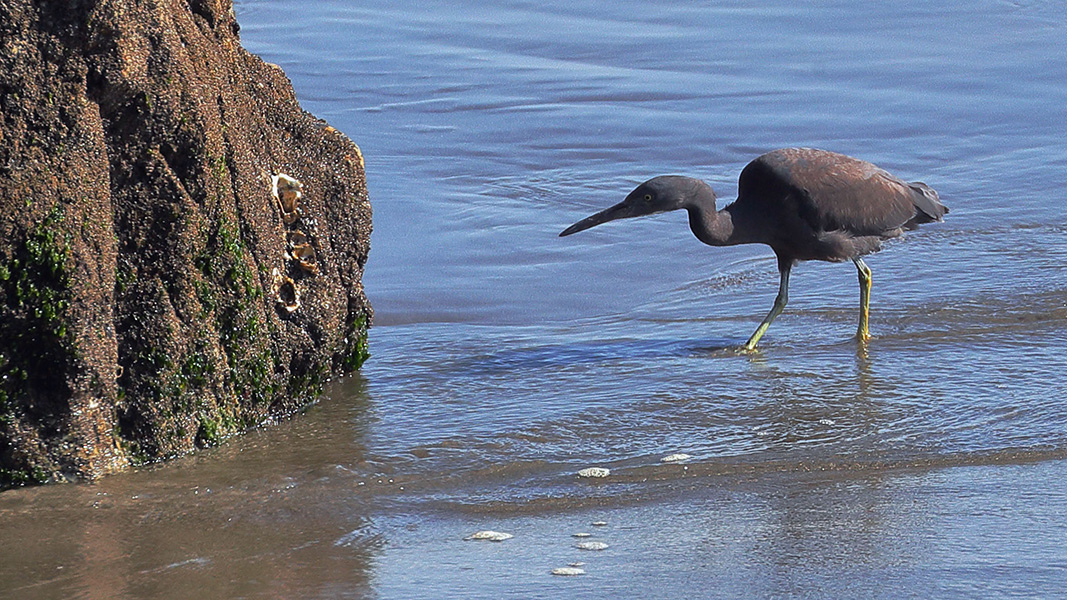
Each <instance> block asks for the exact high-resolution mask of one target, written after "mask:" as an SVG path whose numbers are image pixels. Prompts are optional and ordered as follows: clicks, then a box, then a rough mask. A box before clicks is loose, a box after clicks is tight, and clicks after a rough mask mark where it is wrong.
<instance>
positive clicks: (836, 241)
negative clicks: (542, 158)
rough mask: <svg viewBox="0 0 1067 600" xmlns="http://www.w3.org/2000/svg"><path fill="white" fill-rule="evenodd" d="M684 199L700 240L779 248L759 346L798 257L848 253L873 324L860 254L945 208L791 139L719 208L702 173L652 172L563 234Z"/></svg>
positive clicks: (753, 168)
mask: <svg viewBox="0 0 1067 600" xmlns="http://www.w3.org/2000/svg"><path fill="white" fill-rule="evenodd" d="M681 208H684V209H685V210H686V211H687V212H688V213H689V227H690V229H692V230H693V233H694V234H695V235H696V236H697V239H699V240H700V241H702V242H704V243H705V244H709V245H711V246H732V245H734V244H767V245H768V246H770V247H771V249H772V250H774V253H775V255H777V257H778V271H779V273H781V283H780V284H779V287H778V297H776V298H775V299H774V307H773V308H771V311H770V312H769V313H767V317H766V318H765V319H763V322H762V323H760V324H759V327H757V328H756V331H755V333H753V334H752V337H750V338H749V339H748V342H746V343H745V346H744V347H745V349H746V350H753V349H754V348H755V347H756V344H757V343H758V342H759V340H760V338H761V337H763V333H764V332H765V331H767V327H769V326H770V324H771V322H772V321H774V319H775V318H776V317H777V316H778V315H780V314H781V313H782V310H783V309H784V308H785V305H786V302H787V301H788V299H789V271H790V270H791V269H792V268H793V265H794V264H796V262H797V261H801V260H825V261H830V262H841V261H844V260H849V259H851V260H852V262H854V263H855V264H856V269H858V270H859V279H860V323H859V329H858V331H857V332H856V337H857V338H858V339H859V340H860V341H866V340H867V339H868V338H870V333H869V331H868V328H867V318H868V311H869V309H868V304H869V301H870V293H871V270H870V269H869V268H868V267H867V265H866V264H865V263H864V262H863V259H862V258H860V257H861V256H863V255H865V254H870V253H871V252H876V251H878V250H879V249H881V246H882V241H883V240H887V239H890V238H895V237H897V236H899V235H901V233H903V232H904V230H906V229H915V228H916V227H918V226H919V225H922V224H923V223H930V222H932V221H941V220H942V217H943V216H944V215H945V213H947V212H948V208H947V207H946V206H945V205H944V204H941V202H940V200H938V197H937V192H935V191H934V190H933V189H932V188H931V187H930V186H928V185H926V184H925V183H921V182H913V183H908V182H906V181H903V180H901V179H898V178H896V177H894V176H893V175H890V174H889V173H888V172H886V171H885V170H883V169H880V168H878V167H877V166H875V165H873V164H871V163H869V162H866V161H862V160H859V159H856V158H852V157H850V156H845V155H844V154H837V153H834V152H827V151H825V150H814V149H812V148H785V149H782V150H774V151H773V152H768V153H767V154H764V155H763V156H761V157H759V158H757V159H756V160H754V161H752V162H750V163H748V166H746V167H745V168H744V170H742V171H741V177H740V178H739V179H738V182H737V201H735V202H734V203H732V204H730V205H728V206H726V207H725V208H723V209H722V210H716V208H715V192H713V191H711V186H709V185H708V184H706V183H704V182H703V181H701V180H699V179H694V178H692V177H682V176H680V175H664V176H661V177H655V178H653V179H649V180H648V181H646V182H644V183H642V184H641V185H639V186H637V189H635V190H634V191H632V192H630V195H628V196H626V199H625V200H623V201H622V202H620V203H619V204H616V205H615V206H612V207H611V208H609V209H607V210H604V211H601V212H598V213H597V214H595V215H593V216H591V217H588V218H585V219H582V220H581V221H578V222H577V223H575V224H574V225H571V226H570V227H568V228H567V229H565V230H563V233H560V234H559V235H560V236H565V235H570V234H572V233H577V232H579V231H582V230H585V229H589V228H590V227H594V226H596V225H600V224H601V223H607V222H608V221H614V220H615V219H626V218H630V217H640V216H643V215H651V214H656V213H661V212H666V211H669V210H678V209H681Z"/></svg>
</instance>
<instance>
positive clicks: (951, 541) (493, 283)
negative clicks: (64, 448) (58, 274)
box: [0, 0, 1067, 598]
mask: <svg viewBox="0 0 1067 600" xmlns="http://www.w3.org/2000/svg"><path fill="white" fill-rule="evenodd" d="M237 14H238V18H239V20H240V22H241V25H242V31H241V35H242V40H243V42H244V44H245V46H246V47H248V48H249V49H250V50H252V51H253V52H256V53H257V54H259V55H261V56H262V57H263V58H264V59H265V60H267V61H270V62H274V63H278V64H279V65H281V66H282V67H283V68H284V69H285V71H286V73H287V74H288V75H289V77H290V78H291V79H292V81H293V84H294V86H295V88H296V92H297V96H298V98H299V99H300V101H301V103H302V105H303V106H304V107H305V108H306V109H307V110H309V111H310V112H312V113H314V114H316V115H317V116H320V117H322V118H324V119H326V120H327V121H329V122H330V123H331V124H332V125H334V126H335V127H337V128H338V129H341V130H342V131H344V132H346V133H347V134H348V135H349V136H350V137H351V138H352V139H353V140H355V141H356V142H357V143H359V144H360V146H361V148H362V149H363V152H364V154H365V157H366V165H367V177H368V181H369V187H370V193H371V199H372V203H373V206H374V210H375V214H374V221H375V222H374V227H375V229H374V235H373V238H372V252H371V262H370V264H369V265H368V270H367V273H366V279H365V284H366V288H367V292H368V295H369V296H370V297H371V300H372V302H373V304H374V307H375V310H376V315H377V316H376V321H375V327H374V329H373V330H372V338H371V352H372V354H373V357H372V359H371V360H370V361H369V362H368V363H367V364H366V365H365V366H364V369H363V371H362V373H361V375H359V376H356V377H352V378H349V379H347V380H345V381H342V382H338V383H337V384H335V385H334V386H333V387H332V388H331V391H330V394H329V396H328V397H326V398H324V399H323V401H322V402H321V403H319V404H318V405H316V406H314V407H312V408H311V409H310V410H309V411H308V412H307V414H305V415H303V416H301V417H299V418H296V419H294V420H292V421H290V422H286V423H282V424H280V425H278V426H277V427H274V428H271V429H265V430H262V431H257V432H253V433H251V434H249V435H247V436H244V437H242V438H239V439H235V440H232V441H231V442H230V443H228V444H227V445H225V446H223V447H221V448H216V449H212V450H208V451H205V452H202V453H200V454H198V455H196V456H193V457H188V458H186V459H182V460H179V461H177V462H176V463H173V464H170V465H166V466H161V467H157V468H153V469H147V470H143V471H141V472H137V473H132V474H126V475H120V476H115V477H111V478H108V479H105V480H104V481H102V482H99V483H97V484H94V485H83V486H60V487H47V488H38V489H27V490H16V491H12V492H7V493H4V494H2V495H0V532H2V535H3V539H4V543H3V544H0V584H2V585H0V595H4V594H7V595H9V596H10V597H19V598H26V597H42V598H45V597H49V598H51V597H85V598H97V597H123V596H125V597H148V596H151V597H176V598H177V597H190V595H192V594H199V595H203V596H204V597H287V598H290V597H303V598H310V597H331V598H332V597H379V598H498V597H536V598H560V597H567V596H576V597H620V598H621V597H647V598H692V597H723V598H742V597H768V598H771V597H773V598H781V597H787V598H788V597H797V598H800V597H805V598H806V597H848V598H865V597H893V598H896V597H916V598H928V597H956V598H973V597H981V596H986V597H1052V596H1055V595H1058V594H1062V590H1063V586H1064V585H1067V520H1065V519H1064V515H1065V514H1067V484H1065V483H1064V482H1065V481H1067V461H1065V460H1064V459H1065V458H1067V394H1065V393H1064V390H1065V389H1067V356H1065V354H1064V352H1065V350H1067V243H1065V242H1067V219H1065V217H1064V214H1065V199H1064V198H1063V192H1062V190H1063V189H1064V184H1065V182H1067V85H1065V82H1067V46H1065V45H1064V44H1063V40H1064V39H1065V36H1067V12H1065V11H1064V10H1063V9H1062V7H1061V6H1059V5H1058V4H1055V3H1043V2H988V1H987V2H979V3H965V4H961V3H953V2H928V3H914V2H895V1H886V2H879V3H854V2H841V3H831V2H824V3H816V4H814V5H811V4H809V3H796V2H777V1H773V2H758V3H757V2H748V1H737V2H728V3H717V4H716V5H714V6H704V5H700V6H698V5H678V4H676V3H667V2H662V3H660V2H630V1H628V0H624V1H621V2H614V3H599V2H585V1H583V0H577V1H573V2H567V3H558V4H553V3H548V4H545V3H525V2H517V3H512V2H508V3H495V2H492V3H490V2H487V3H479V2H466V3H461V2H452V3H443V4H437V5H426V4H425V3H415V2H410V3H405V2H394V3H385V4H384V5H379V4H362V5H361V4H356V3H345V2H336V1H333V2H318V3H314V4H309V3H301V2H293V1H291V0H272V1H242V2H239V3H238V5H237ZM784 146H814V147H822V148H826V149H831V150H835V151H839V152H844V153H847V154H852V155H855V156H858V157H861V158H864V159H867V160H871V161H873V162H875V163H878V164H879V165H881V166H883V167H885V168H887V169H889V170H890V171H892V172H894V173H896V174H898V175H900V176H901V177H904V178H906V179H909V180H923V181H926V182H927V183H929V184H930V185H932V186H933V187H934V188H935V189H937V190H938V191H939V193H940V194H941V198H942V200H943V201H944V202H945V203H946V204H947V205H949V207H950V208H951V213H950V214H949V215H948V217H947V218H946V221H945V223H943V224H933V225H929V226H924V227H923V228H922V229H921V230H919V231H916V232H912V233H910V234H908V236H907V238H906V239H905V240H903V241H899V242H893V243H890V244H888V245H887V247H886V249H885V250H883V251H882V252H881V253H879V254H876V255H873V256H871V257H869V258H868V259H867V263H868V265H870V267H871V268H872V270H873V271H874V291H873V295H872V298H873V299H872V315H871V329H872V333H873V335H874V337H873V339H872V340H871V341H870V343H869V344H868V345H867V346H866V347H865V348H860V347H858V346H857V344H856V342H855V341H854V340H853V339H852V337H851V336H852V334H853V333H854V331H855V321H856V318H857V310H856V306H857V296H858V293H857V284H856V275H855V270H854V269H853V267H852V266H851V265H849V264H826V263H803V264H801V265H800V266H799V267H798V268H797V269H795V270H794V275H793V278H792V287H791V290H790V292H791V293H790V304H789V306H788V308H787V309H786V312H785V313H784V314H783V315H782V317H780V318H779V319H778V321H776V322H775V323H774V325H773V326H772V327H771V328H770V330H769V332H768V334H767V336H766V337H765V338H764V342H763V348H762V351H761V352H759V353H757V354H752V355H742V354H738V353H737V352H735V351H733V350H732V348H734V347H736V346H738V345H739V344H741V343H743V342H744V341H745V339H747V337H748V335H749V334H750V333H751V332H752V330H753V329H754V328H755V326H756V324H757V323H758V322H759V320H760V319H761V318H762V317H763V315H764V314H765V313H766V311H767V310H768V309H769V308H770V305H771V302H772V300H773V298H774V295H775V292H776V287H777V273H776V270H775V262H774V259H773V255H772V254H771V252H770V250H769V249H768V248H766V247H763V246H739V247H731V248H711V247H708V246H704V245H702V244H701V243H699V242H698V241H697V240H696V239H695V238H694V237H693V236H692V234H690V233H689V231H688V227H687V226H686V221H685V217H684V215H683V214H680V213H671V214H666V215H661V216H658V217H651V218H647V219H640V220H633V221H624V222H619V223H611V224H609V225H604V226H601V227H598V228H596V229H593V230H590V231H587V232H582V233H581V234H578V235H575V236H572V237H567V238H562V239H561V238H559V237H557V234H558V232H559V231H560V230H562V229H563V228H564V227H566V226H567V225H569V224H571V223H573V222H574V221H577V220H578V219H580V218H582V217H585V216H587V215H588V214H591V213H592V212H595V211H597V210H599V209H601V208H604V207H606V206H609V205H611V204H614V203H615V202H618V201H619V200H621V199H622V197H623V196H624V195H625V194H626V193H627V192H628V191H629V190H630V189H632V187H633V186H634V185H635V184H636V183H639V182H640V181H642V180H644V179H647V178H648V177H651V176H653V175H657V174H663V173H684V174H689V175H693V176H698V177H701V178H703V179H705V180H706V181H708V182H709V183H711V184H712V186H713V187H714V188H715V190H716V192H717V193H718V194H719V196H720V198H721V200H720V203H721V204H722V203H725V202H728V201H730V200H732V199H733V197H734V196H735V195H736V181H737V174H738V173H739V172H740V170H741V168H742V167H743V166H744V165H745V164H746V163H747V162H748V161H749V160H751V159H752V158H754V157H755V156H757V155H759V154H761V153H762V152H765V151H767V150H770V149H773V148H777V147H784ZM674 452H684V453H687V454H689V455H691V456H692V458H691V459H689V460H688V461H687V462H685V463H682V464H662V463H660V458H661V457H663V456H665V455H667V454H671V453H674ZM588 466H601V467H607V468H610V469H611V471H612V475H611V476H610V477H608V478H606V479H598V480H587V479H579V478H577V477H576V476H575V475H574V474H575V472H577V471H578V470H579V469H582V468H584V467H588ZM598 520H604V521H606V522H607V525H606V526H601V527H593V526H592V525H591V522H593V521H598ZM479 529H495V530H501V531H506V532H509V533H512V534H514V536H515V537H514V538H512V539H510V540H507V541H505V542H501V543H491V542H465V541H463V539H462V538H463V537H465V536H467V535H469V534H470V533H473V532H474V531H477V530H479ZM579 531H585V532H590V533H593V534H594V536H593V537H592V538H590V539H595V540H599V541H605V542H607V543H608V544H609V548H608V549H606V550H603V551H600V552H583V551H581V550H577V549H575V548H574V547H573V544H574V538H571V537H570V536H571V534H572V533H576V532H579ZM12 540H14V543H12ZM575 561H582V562H585V563H586V565H585V567H583V568H584V569H585V570H586V571H587V574H586V575H585V576H582V577H575V578H563V577H553V576H552V575H550V574H549V571H551V569H553V568H555V567H561V566H565V565H567V564H568V563H570V562H575Z"/></svg>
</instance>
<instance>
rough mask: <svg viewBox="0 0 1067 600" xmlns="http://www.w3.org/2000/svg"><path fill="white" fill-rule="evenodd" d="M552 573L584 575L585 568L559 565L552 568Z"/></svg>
mask: <svg viewBox="0 0 1067 600" xmlns="http://www.w3.org/2000/svg"><path fill="white" fill-rule="evenodd" d="M552 574H553V575H562V576H568V575H585V569H579V568H578V567H559V568H558V569H552Z"/></svg>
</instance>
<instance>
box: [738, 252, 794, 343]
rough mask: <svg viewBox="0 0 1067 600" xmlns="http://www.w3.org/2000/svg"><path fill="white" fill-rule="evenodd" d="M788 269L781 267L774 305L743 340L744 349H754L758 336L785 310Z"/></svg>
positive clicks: (787, 291) (787, 290)
mask: <svg viewBox="0 0 1067 600" xmlns="http://www.w3.org/2000/svg"><path fill="white" fill-rule="evenodd" d="M789 271H790V268H789V267H788V266H787V267H786V268H784V269H782V271H781V275H782V280H781V282H780V283H779V284H778V295H777V296H776V297H775V298H774V306H772V307H771V312H769V313H767V316H766V317H765V318H764V319H763V322H762V323H760V324H759V327H757V328H756V332H755V333H753V334H752V337H750V338H748V341H747V342H745V346H744V349H745V350H746V351H752V350H755V349H756V344H757V343H758V342H759V340H760V338H761V337H763V334H764V333H766V331H767V328H768V327H770V326H771V323H772V322H774V320H775V319H776V318H778V315H780V314H782V311H783V310H785V305H786V303H787V302H789Z"/></svg>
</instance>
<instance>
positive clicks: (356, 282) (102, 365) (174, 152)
mask: <svg viewBox="0 0 1067 600" xmlns="http://www.w3.org/2000/svg"><path fill="white" fill-rule="evenodd" d="M232 8H233V2H232V0H212V1H211V2H205V1H199V0H198V1H196V2H138V1H136V0H108V1H107V2H66V3H57V2H41V1H39V0H2V1H0V30H2V33H0V99H2V100H3V102H2V103H0V104H2V105H3V108H2V113H3V118H0V214H3V215H4V218H3V219H0V240H3V243H0V489H2V488H4V487H7V486H11V485H22V484H27V483H34V482H44V481H60V480H66V479H80V478H94V477H97V476H100V475H103V474H105V473H109V472H113V471H116V470H121V469H124V468H126V467H128V466H130V465H131V464H141V463H146V462H153V461H157V460H162V459H165V458H168V457H174V456H181V455H183V454H186V453H188V452H191V451H193V450H195V449H196V448H198V447H204V446H210V445H214V444H216V443H218V442H220V441H222V440H223V439H225V438H227V437H229V436H231V435H233V434H235V433H238V432H239V431H240V430H242V429H244V428H245V427H248V426H250V425H252V424H257V423H263V422H265V421H271V420H273V418H275V417H278V416H281V415H287V414H292V413H294V412H295V411H297V410H298V409H299V408H300V407H302V406H305V405H306V404H308V403H309V402H311V401H312V400H313V399H314V398H315V397H316V396H317V395H318V394H319V393H320V392H321V391H322V386H323V382H325V381H328V380H329V379H330V378H331V376H335V375H340V374H342V373H344V372H348V371H352V370H353V369H356V368H358V367H359V366H360V364H362V362H363V361H364V360H365V359H366V357H367V328H368V326H369V325H370V322H371V309H370V305H369V303H368V301H367V298H366V295H365V294H364V291H363V286H362V285H361V283H360V281H361V279H362V276H363V268H364V265H365V264H366V260H367V252H368V249H369V243H370V232H371V221H370V219H371V206H370V202H369V200H368V198H367V188H366V179H365V175H364V170H363V166H362V160H361V159H360V155H359V149H358V148H357V147H356V145H355V144H353V143H352V141H351V140H349V139H348V138H347V137H346V136H345V135H344V134H343V133H341V132H340V131H337V130H336V129H333V128H327V127H324V126H323V124H322V121H320V120H318V119H316V118H315V117H313V116H312V115H309V114H308V113H307V112H305V111H304V110H302V109H301V107H300V106H299V104H298V103H297V102H296V97H295V95H294V93H293V88H292V85H291V83H290V82H289V80H288V79H286V77H285V74H284V73H283V72H282V70H281V69H279V68H277V67H272V66H269V65H267V64H265V63H264V62H263V61H261V60H259V59H258V58H257V57H255V56H252V55H250V54H249V53H248V52H247V51H245V50H244V49H243V48H242V47H241V40H240V38H239V37H238V35H237V30H238V27H237V23H236V21H235V20H234V17H233V10H232ZM293 174H299V180H298V179H297V178H296V177H293ZM283 223H284V225H283ZM297 224H299V227H297ZM298 228H299V229H300V230H301V231H303V232H306V236H304V239H301V238H300V237H299V236H298V235H295V233H294V234H293V235H289V231H288V230H295V229H298ZM302 244H309V245H310V246H309V248H308V249H302V250H297V251H296V254H298V255H300V260H301V261H303V262H302V263H294V262H292V259H286V258H285V256H284V255H285V253H286V252H289V251H290V245H292V246H300V245H302ZM311 247H313V248H314V250H313V252H314V256H312V254H311V253H310V252H309V250H310V248H311ZM327 262H328V264H329V265H330V269H329V270H328V271H327V270H326V269H324V268H321V267H322V266H323V265H325V264H327ZM275 266H277V267H278V271H279V279H278V282H277V284H276V285H275V282H274V279H273V277H272V268H273V267H275ZM308 268H310V269H313V270H316V271H315V272H316V275H315V279H314V280H313V281H308V282H307V284H306V287H304V286H305V283H304V281H302V280H301V275H307V270H308ZM287 276H288V277H292V278H293V279H296V280H297V282H296V283H291V280H290V279H288V278H287ZM312 284H313V285H312ZM27 290H29V292H27ZM291 311H296V312H295V313H292V312H291ZM290 315H292V316H297V315H299V318H289V317H290Z"/></svg>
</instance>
